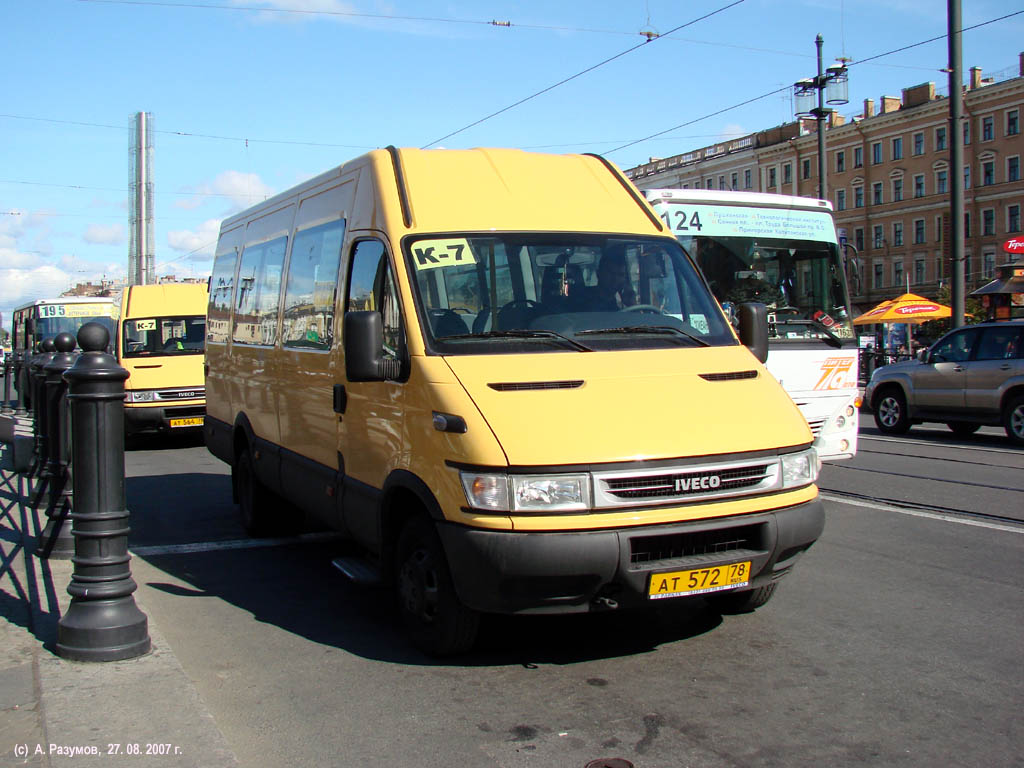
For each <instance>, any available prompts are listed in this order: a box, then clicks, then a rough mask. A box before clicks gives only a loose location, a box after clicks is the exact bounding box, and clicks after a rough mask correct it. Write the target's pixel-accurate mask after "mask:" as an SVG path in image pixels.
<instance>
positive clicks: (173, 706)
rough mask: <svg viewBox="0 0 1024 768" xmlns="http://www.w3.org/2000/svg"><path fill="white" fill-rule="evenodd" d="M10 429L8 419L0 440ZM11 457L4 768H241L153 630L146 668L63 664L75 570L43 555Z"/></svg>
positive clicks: (3, 494)
mask: <svg viewBox="0 0 1024 768" xmlns="http://www.w3.org/2000/svg"><path fill="white" fill-rule="evenodd" d="M4 422H6V423H4ZM11 427H12V424H11V419H10V418H9V417H7V416H4V415H0V438H2V436H3V434H10V433H11V431H12V430H11ZM10 448H11V445H10V443H9V442H4V441H2V440H0V766H16V765H32V766H50V767H52V768H72V767H74V768H89V767H90V766H101V765H102V766H111V765H124V766H134V765H146V766H159V768H164V767H165V766H173V767H174V768H177V767H178V766H182V767H185V766H189V767H194V768H200V766H201V767H202V768H221V767H222V766H224V767H227V766H237V765H238V762H237V760H236V759H235V756H234V754H233V753H232V751H231V749H230V748H229V747H228V745H227V742H226V741H225V739H224V737H223V735H222V734H221V732H220V731H219V730H218V728H217V725H216V723H214V721H213V718H212V717H211V715H210V713H209V712H208V710H207V708H206V706H205V704H204V703H203V701H202V699H200V697H199V695H198V693H197V692H196V689H195V686H194V685H193V683H192V681H191V680H190V679H189V678H188V677H187V676H186V674H185V672H184V670H183V669H182V667H181V665H180V664H179V663H178V660H177V658H176V657H175V655H174V651H173V650H172V649H171V648H170V647H169V646H168V645H167V642H166V641H165V640H164V638H163V636H162V635H161V634H160V631H159V628H158V627H156V626H154V625H153V623H152V621H150V623H149V635H150V639H151V640H152V648H153V649H152V650H151V651H150V652H149V653H148V654H146V655H145V656H142V657H139V658H137V659H132V660H128V661H119V662H106V663H101V662H94V663H87V662H73V661H66V660H64V659H62V658H60V657H59V656H57V655H56V653H55V651H54V647H55V644H56V640H57V625H58V622H59V620H60V617H61V616H62V615H63V612H64V611H65V610H67V607H68V604H69V603H70V600H71V598H70V595H68V593H67V586H68V583H69V582H70V580H71V572H72V564H71V561H69V560H43V559H40V558H39V557H37V556H36V555H35V550H36V543H37V540H38V536H39V532H40V531H41V530H42V528H43V526H44V525H45V512H44V511H43V510H42V509H41V510H34V509H32V508H31V496H32V493H31V492H32V490H33V487H32V485H31V483H30V481H29V480H28V479H27V478H26V477H24V476H23V475H19V474H17V473H15V472H13V471H12V470H11V453H12V452H11V450H10ZM41 506H44V505H41ZM135 599H136V603H137V604H138V606H139V608H140V609H141V610H142V611H143V612H144V613H147V611H146V607H145V605H143V604H142V603H141V602H140V601H139V599H138V595H137V594H136V595H135Z"/></svg>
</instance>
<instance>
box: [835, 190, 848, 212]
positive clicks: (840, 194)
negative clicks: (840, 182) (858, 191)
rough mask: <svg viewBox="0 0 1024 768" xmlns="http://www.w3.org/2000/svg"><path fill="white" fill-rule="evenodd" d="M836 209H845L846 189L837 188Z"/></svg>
mask: <svg viewBox="0 0 1024 768" xmlns="http://www.w3.org/2000/svg"><path fill="white" fill-rule="evenodd" d="M836 210H837V211H845V210H846V190H845V189H837V190H836Z"/></svg>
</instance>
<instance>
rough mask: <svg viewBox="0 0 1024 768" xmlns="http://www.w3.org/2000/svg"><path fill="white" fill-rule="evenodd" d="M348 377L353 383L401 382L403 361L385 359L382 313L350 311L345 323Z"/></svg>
mask: <svg viewBox="0 0 1024 768" xmlns="http://www.w3.org/2000/svg"><path fill="white" fill-rule="evenodd" d="M341 332H342V336H343V338H344V348H345V378H347V379H348V380H349V381H388V380H391V379H397V378H398V377H399V375H400V373H401V362H400V361H399V360H396V359H395V358H393V357H385V356H384V323H383V320H382V318H381V314H380V312H375V311H373V310H365V311H361V312H346V313H345V319H344V321H343V323H342V331H341Z"/></svg>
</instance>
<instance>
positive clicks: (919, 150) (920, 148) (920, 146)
mask: <svg viewBox="0 0 1024 768" xmlns="http://www.w3.org/2000/svg"><path fill="white" fill-rule="evenodd" d="M914 154H915V155H923V154H924V133H915V134H914Z"/></svg>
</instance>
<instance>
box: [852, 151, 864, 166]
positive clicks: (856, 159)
mask: <svg viewBox="0 0 1024 768" xmlns="http://www.w3.org/2000/svg"><path fill="white" fill-rule="evenodd" d="M853 167H854V168H862V167H864V147H854V148H853Z"/></svg>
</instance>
